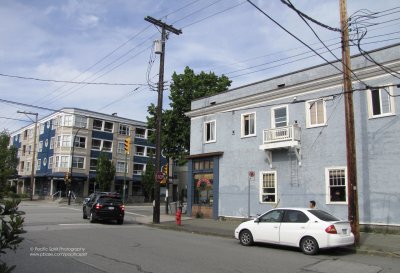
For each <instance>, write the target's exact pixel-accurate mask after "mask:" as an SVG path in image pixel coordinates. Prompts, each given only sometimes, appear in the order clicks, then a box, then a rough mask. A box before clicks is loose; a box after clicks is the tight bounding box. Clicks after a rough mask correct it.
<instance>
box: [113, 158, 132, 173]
mask: <svg viewBox="0 0 400 273" xmlns="http://www.w3.org/2000/svg"><path fill="white" fill-rule="evenodd" d="M119 163H123V164H124V167H125V169H126V173H128V172H129V164H126V162H125V161H121V160H117V164H115V171H116V172H117V173H125V170H122V171H120V170H119V169H118V168H117V166H118V164H119Z"/></svg>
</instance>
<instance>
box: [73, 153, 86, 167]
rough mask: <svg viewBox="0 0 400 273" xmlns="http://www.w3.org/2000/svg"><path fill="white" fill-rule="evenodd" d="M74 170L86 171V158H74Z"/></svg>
mask: <svg viewBox="0 0 400 273" xmlns="http://www.w3.org/2000/svg"><path fill="white" fill-rule="evenodd" d="M72 168H75V169H84V168H85V158H84V157H81V156H74V157H73V159H72Z"/></svg>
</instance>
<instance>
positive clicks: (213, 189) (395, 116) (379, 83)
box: [187, 44, 400, 226]
mask: <svg viewBox="0 0 400 273" xmlns="http://www.w3.org/2000/svg"><path fill="white" fill-rule="evenodd" d="M370 55H371V56H372V57H373V58H374V59H375V61H377V62H378V63H380V64H382V65H383V66H384V67H385V68H389V69H390V70H391V71H394V72H393V73H389V72H388V71H389V70H387V69H386V70H384V69H382V67H380V66H378V65H376V64H375V63H372V62H370V61H368V60H367V59H366V58H364V57H363V56H361V55H357V56H353V57H352V58H351V63H352V70H353V72H354V73H355V74H356V75H357V78H356V77H353V79H352V86H353V100H354V118H355V134H356V136H355V137H356V139H355V142H356V158H357V181H358V189H357V192H358V200H359V215H360V219H359V220H360V224H362V225H375V226H400V211H399V210H398V207H399V206H400V187H399V185H400V184H399V183H400V172H399V170H398V169H397V168H398V162H399V161H400V141H399V135H400V122H399V113H398V110H399V109H400V103H399V97H398V96H400V89H399V84H400V80H399V71H400V44H395V45H392V46H388V47H385V48H380V49H377V50H374V51H371V52H370ZM333 65H334V66H336V67H337V68H339V70H341V69H342V64H341V62H335V63H333ZM187 116H189V117H190V118H191V139H190V143H191V147H190V156H189V157H188V158H189V174H188V211H189V213H190V214H192V215H195V214H197V213H202V214H204V215H207V216H209V217H211V218H214V219H215V218H218V217H238V218H246V217H249V216H255V215H256V214H259V213H262V212H264V211H266V210H268V209H271V208H273V207H277V206H278V207H287V206H300V207H305V206H308V203H309V201H310V200H315V201H316V202H317V207H318V208H321V209H324V210H326V211H329V212H331V213H333V214H334V215H337V216H338V217H341V218H343V219H347V218H348V205H349V199H348V191H349V188H348V181H347V180H348V178H347V161H346V132H345V110H344V98H343V75H342V73H340V71H338V69H335V68H334V67H332V66H331V65H328V64H323V65H318V66H314V67H310V68H307V69H303V70H301V71H296V72H293V73H289V74H285V75H281V76H278V77H274V78H271V79H267V80H264V81H260V82H255V83H252V84H249V85H246V86H242V87H238V88H234V89H231V90H228V91H226V92H223V93H220V94H218V95H215V96H211V97H206V98H202V99H199V100H195V101H193V102H192V105H191V111H190V112H188V113H187ZM253 174H254V176H253Z"/></svg>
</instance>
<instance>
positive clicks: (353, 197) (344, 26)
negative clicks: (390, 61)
mask: <svg viewBox="0 0 400 273" xmlns="http://www.w3.org/2000/svg"><path fill="white" fill-rule="evenodd" d="M339 1H340V26H341V30H342V64H343V86H344V103H345V116H346V151H347V182H348V215H349V221H350V224H351V231H352V232H353V233H354V236H355V243H356V245H358V244H359V243H360V226H359V212H358V188H357V162H356V158H357V157H356V145H355V129H354V106H353V91H352V90H353V87H352V84H351V62H350V52H349V28H348V20H347V8H346V0H339Z"/></svg>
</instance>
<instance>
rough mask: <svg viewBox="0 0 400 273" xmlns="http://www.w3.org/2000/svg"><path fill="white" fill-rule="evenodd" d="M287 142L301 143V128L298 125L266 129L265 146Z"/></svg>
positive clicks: (264, 132)
mask: <svg viewBox="0 0 400 273" xmlns="http://www.w3.org/2000/svg"><path fill="white" fill-rule="evenodd" d="M287 141H290V142H292V141H294V142H300V127H299V126H298V125H290V126H285V127H279V128H273V129H266V130H264V131H263V144H270V143H276V142H287Z"/></svg>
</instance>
